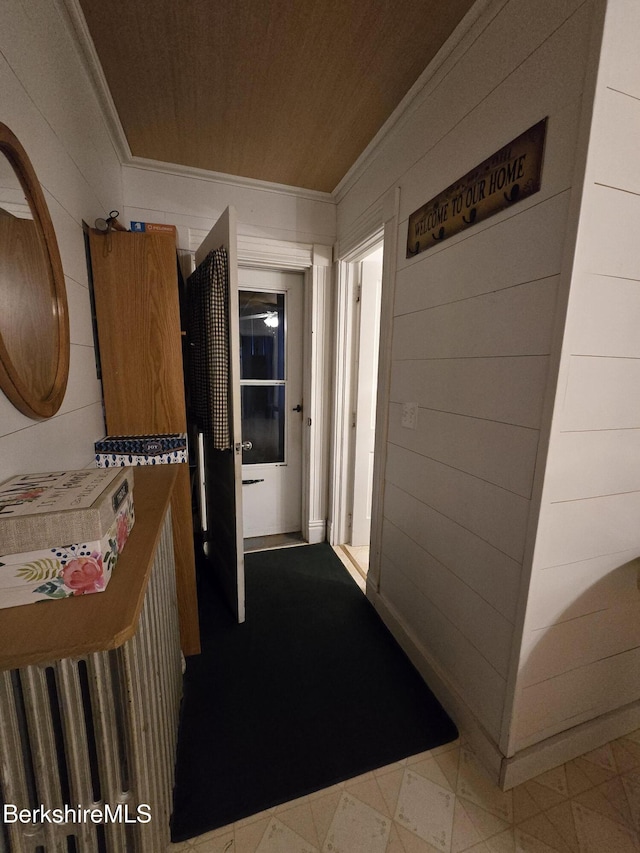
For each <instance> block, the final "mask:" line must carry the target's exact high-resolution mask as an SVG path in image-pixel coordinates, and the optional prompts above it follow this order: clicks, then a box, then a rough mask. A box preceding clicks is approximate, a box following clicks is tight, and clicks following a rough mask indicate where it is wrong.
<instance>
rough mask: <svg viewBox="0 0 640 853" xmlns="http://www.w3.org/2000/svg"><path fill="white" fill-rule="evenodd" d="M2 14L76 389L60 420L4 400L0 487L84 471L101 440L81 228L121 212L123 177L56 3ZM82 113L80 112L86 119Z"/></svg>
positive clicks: (18, 123)
mask: <svg viewBox="0 0 640 853" xmlns="http://www.w3.org/2000/svg"><path fill="white" fill-rule="evenodd" d="M32 12H33V9H28V8H27V7H25V6H24V4H21V3H16V2H9V3H7V4H5V5H4V6H3V10H2V26H1V27H0V107H1V109H0V113H1V117H2V121H3V122H4V123H5V124H6V125H8V127H10V128H11V130H12V131H13V132H14V133H15V134H16V136H17V137H18V139H19V140H20V142H21V143H22V145H23V146H24V148H25V149H26V151H27V153H28V154H29V158H30V159H31V161H32V163H33V166H34V169H35V171H36V174H37V176H38V179H39V181H40V183H41V185H42V188H43V191H44V195H45V198H46V202H47V206H48V208H49V212H50V214H51V219H52V222H53V226H54V230H55V232H56V237H57V241H58V246H59V249H60V255H61V259H62V267H63V271H64V275H65V283H66V289H67V300H68V305H69V322H70V336H71V357H70V372H69V384H68V386H67V392H66V395H65V398H64V401H63V403H62V407H61V408H60V410H59V412H58V413H57V414H56V415H55V417H53V418H51V419H49V420H46V421H34V420H31V419H30V418H28V417H26V416H24V415H22V414H21V413H20V412H18V410H17V409H15V408H14V407H13V406H12V405H11V404H10V403H9V401H8V399H7V398H6V397H5V396H4V394H2V393H0V481H2V480H4V479H6V478H8V477H10V476H12V475H14V474H17V473H21V472H35V471H51V470H56V469H58V470H64V469H74V468H84V467H85V466H87V465H90V464H92V461H93V457H94V450H93V444H94V442H95V441H97V440H98V439H100V438H102V437H103V436H104V420H103V416H102V399H101V392H100V383H99V382H98V379H97V375H96V368H95V359H94V348H93V332H92V325H91V304H90V298H89V288H88V281H87V263H86V258H85V249H84V235H83V231H82V220H83V219H84V220H86V221H87V222H93V221H94V219H95V218H96V217H98V216H104V215H105V211H109V210H111V209H112V208H114V207H116V208H117V207H119V206H120V205H121V204H122V191H121V184H122V182H121V167H120V163H119V162H118V159H117V156H116V154H115V151H114V150H113V146H112V145H111V142H110V141H109V138H108V134H107V130H106V126H105V123H104V119H103V117H102V114H101V112H100V107H99V104H98V102H97V100H96V98H95V96H94V94H93V91H92V89H91V86H90V83H89V81H88V79H87V77H86V72H85V70H84V68H83V66H82V64H81V62H80V59H79V57H78V54H77V51H76V49H75V47H74V45H73V44H72V42H71V40H70V39H69V36H68V33H67V30H66V27H65V25H64V23H63V21H62V19H61V17H60V13H59V11H58V5H57V4H55V3H39V4H38V11H37V14H32ZM80 105H82V106H81V110H82V112H81V113H80V111H79V110H80Z"/></svg>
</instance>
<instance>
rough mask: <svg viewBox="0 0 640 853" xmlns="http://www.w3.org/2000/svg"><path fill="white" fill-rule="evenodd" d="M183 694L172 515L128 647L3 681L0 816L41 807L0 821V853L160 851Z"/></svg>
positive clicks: (4, 676)
mask: <svg viewBox="0 0 640 853" xmlns="http://www.w3.org/2000/svg"><path fill="white" fill-rule="evenodd" d="M103 594H105V593H103ZM40 606H42V605H40ZM44 606H52V607H55V604H50V605H49V604H47V605H44ZM181 692H182V656H181V652H180V639H179V631H178V615H177V607H176V592H175V569H174V557H173V544H172V533H171V517H170V514H168V515H167V519H166V521H165V524H164V527H163V530H162V535H161V538H160V542H159V545H158V548H157V551H156V554H155V560H154V565H153V570H152V572H151V578H150V581H149V584H148V587H147V592H146V597H145V601H144V605H143V609H142V613H141V616H140V621H139V624H138V629H137V631H136V633H135V635H134V636H133V637H132V638H131V639H130V640H129V641H127V642H126V643H125V644H124V645H122V646H120V647H119V648H117V649H115V650H112V651H107V652H96V653H94V654H90V655H87V656H86V657H81V658H79V659H64V660H57V661H52V662H51V663H50V664H47V665H38V666H27V667H24V668H22V669H16V670H12V671H8V672H3V673H1V674H0V795H1V797H2V803H0V806H2V815H3V817H4V816H5V804H11V809H10V811H9V812H7V814H8V816H9V817H11V818H12V817H14V816H16V814H17V812H16V811H15V810H13V806H15V807H17V809H18V810H20V809H27V810H29V811H30V812H31V813H32V814H33V812H34V810H35V811H36V812H37V815H36V817H37V821H36V822H35V823H21V822H9V823H6V822H5V823H4V826H3V829H2V830H1V832H2V835H0V851H2V853H5V852H6V853H54V851H55V853H125V851H126V853H162V851H164V850H165V849H166V846H167V844H168V842H169V818H170V816H171V804H172V795H173V772H174V760H175V749H176V738H177V730H178V712H179V705H180V698H181ZM41 806H44V807H45V808H46V809H49V810H50V813H49V815H48V816H47V817H43V813H42V811H38V810H39V809H40V808H41ZM55 809H58V810H59V812H58V813H56V812H55V811H54V810H55ZM90 810H92V812H91V813H90ZM101 815H102V816H103V819H102V820H98V819H99V818H100V816H101ZM24 816H25V817H26V815H24ZM56 818H60V819H61V821H62V822H59V821H58V820H56ZM94 821H96V822H94Z"/></svg>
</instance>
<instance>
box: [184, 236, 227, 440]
mask: <svg viewBox="0 0 640 853" xmlns="http://www.w3.org/2000/svg"><path fill="white" fill-rule="evenodd" d="M187 293H188V331H189V374H190V375H189V379H190V386H191V395H190V397H191V416H192V418H193V420H194V422H195V424H196V426H197V428H198V430H199V431H201V432H202V433H203V434H204V436H205V438H206V439H208V440H209V441H210V442H211V445H212V446H213V448H214V449H215V450H229V449H230V447H231V436H230V429H229V399H230V395H229V264H228V259H227V252H226V250H225V249H214V251H212V252H210V253H209V254H208V255H207V257H206V258H205V259H204V260H203V261H202V263H201V264H199V266H198V267H197V268H196V269H195V271H194V272H193V273H192V274H191V275H190V276H189V279H188V280H187Z"/></svg>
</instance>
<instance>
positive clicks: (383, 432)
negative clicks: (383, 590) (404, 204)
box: [329, 187, 400, 597]
mask: <svg viewBox="0 0 640 853" xmlns="http://www.w3.org/2000/svg"><path fill="white" fill-rule="evenodd" d="M399 207H400V189H399V187H393V188H392V189H390V190H389V191H388V192H387V193H386V194H385V195H384V196H383V197H382V198H381V199H380V200H379V202H378V203H377V204H376V205H375V207H373V208H372V209H370V210H368V211H367V213H366V214H364V215H363V217H362V218H361V219H360V220H358V221H357V222H356V223H355V225H354V226H353V227H352V228H351V229H350V231H349V232H348V233H347V235H346V236H345V237H344V238H343V239H342V240H341V241H340V242H339V243H338V244H337V247H336V248H337V255H338V260H337V263H336V268H337V269H336V289H337V295H336V299H337V307H336V323H335V329H336V337H335V344H334V358H335V370H334V372H335V377H336V381H335V388H334V394H333V400H334V416H333V422H332V440H333V458H332V461H331V474H330V494H331V498H330V503H329V541H330V542H331V544H332V545H341V544H344V543H345V542H346V541H347V540H346V538H345V534H346V531H347V522H348V519H347V514H348V512H349V509H348V506H349V503H348V498H349V489H350V484H349V482H348V472H349V457H350V448H351V444H352V442H351V435H350V434H351V400H352V388H353V382H354V381H355V377H354V375H353V374H354V364H353V358H352V355H353V305H354V293H353V284H354V281H353V279H354V277H353V271H352V270H351V269H350V268H351V265H352V264H354V263H355V262H356V261H357V260H359V259H361V258H362V256H363V255H366V254H367V252H368V251H369V250H370V249H371V248H372V247H373V246H374V245H375V244H376V243H379V242H380V241H381V240H384V254H383V261H382V304H381V317H380V350H379V356H378V398H377V403H376V438H375V458H374V471H373V497H372V507H371V544H370V550H369V571H368V573H367V589H368V595H369V597H371V595H374V594H376V593H377V592H378V589H379V587H380V561H381V554H382V524H383V511H384V484H385V468H386V459H387V436H388V415H389V396H390V385H391V355H392V335H393V305H394V298H395V278H396V276H395V273H396V252H397V234H398V218H399Z"/></svg>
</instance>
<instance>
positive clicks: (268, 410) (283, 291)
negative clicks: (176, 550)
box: [239, 269, 304, 538]
mask: <svg viewBox="0 0 640 853" xmlns="http://www.w3.org/2000/svg"><path fill="white" fill-rule="evenodd" d="M303 285H304V277H303V275H302V274H301V273H292V272H283V271H276V270H261V269H241V270H239V317H240V333H239V334H240V354H241V355H240V363H241V367H240V370H241V378H240V386H241V400H242V438H243V442H244V445H243V447H244V449H243V452H242V462H243V465H242V483H243V487H242V493H243V508H244V509H243V513H244V514H243V528H244V536H245V537H246V538H250V537H253V536H268V535H273V534H277V533H292V532H296V531H299V530H300V529H301V526H302V518H301V504H302V420H303V417H304V412H303V401H302V316H303V315H302V305H303Z"/></svg>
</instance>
